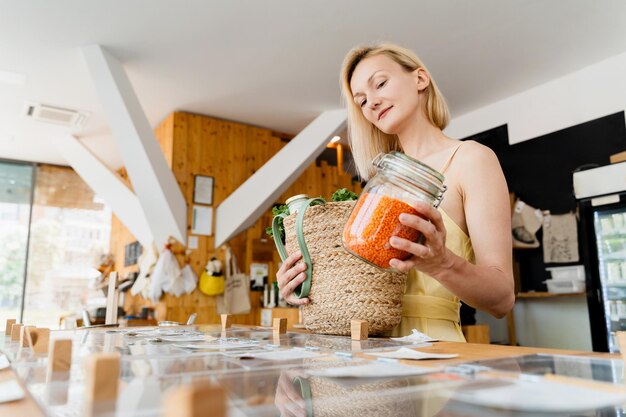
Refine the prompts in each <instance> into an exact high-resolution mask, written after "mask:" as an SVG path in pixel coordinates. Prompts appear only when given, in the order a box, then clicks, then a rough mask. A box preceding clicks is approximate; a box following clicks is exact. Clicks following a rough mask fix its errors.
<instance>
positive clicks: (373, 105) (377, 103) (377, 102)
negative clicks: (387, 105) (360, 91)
mask: <svg viewBox="0 0 626 417" xmlns="http://www.w3.org/2000/svg"><path fill="white" fill-rule="evenodd" d="M380 101H381V100H380V98H378V97H372V98H371V99H370V101H369V103H370V109H372V110H375V109H376V108H377V107H378V106H380Z"/></svg>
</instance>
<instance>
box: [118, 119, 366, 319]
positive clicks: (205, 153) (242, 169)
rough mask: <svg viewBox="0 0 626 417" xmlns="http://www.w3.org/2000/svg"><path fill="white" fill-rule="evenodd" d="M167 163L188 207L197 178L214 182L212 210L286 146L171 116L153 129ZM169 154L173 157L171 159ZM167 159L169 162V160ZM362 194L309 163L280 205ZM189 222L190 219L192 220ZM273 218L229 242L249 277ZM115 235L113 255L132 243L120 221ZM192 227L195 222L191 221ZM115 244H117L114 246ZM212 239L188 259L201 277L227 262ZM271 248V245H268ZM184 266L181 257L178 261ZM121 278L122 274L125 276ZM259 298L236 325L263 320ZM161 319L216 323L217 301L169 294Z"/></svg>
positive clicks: (268, 134) (236, 127)
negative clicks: (256, 247) (303, 197)
mask: <svg viewBox="0 0 626 417" xmlns="http://www.w3.org/2000/svg"><path fill="white" fill-rule="evenodd" d="M155 133H156V136H157V138H158V140H159V143H160V144H161V148H162V150H163V151H164V153H166V154H167V155H166V159H167V160H168V162H169V161H171V166H172V170H173V172H174V174H175V176H176V178H177V181H178V183H179V185H180V187H181V190H182V192H183V194H184V195H185V198H186V200H187V203H188V205H189V207H190V211H189V215H191V206H192V205H193V181H194V176H195V175H209V176H212V177H214V179H215V185H214V192H213V207H217V206H218V205H219V204H220V203H221V202H222V201H223V200H224V199H225V198H226V197H227V196H228V195H229V194H230V193H232V192H233V191H234V190H235V189H236V188H237V187H239V185H241V184H242V183H243V182H244V181H245V180H246V179H247V178H248V177H249V176H250V175H252V174H253V173H254V172H256V170H258V169H259V168H260V167H261V166H262V165H263V164H265V163H266V162H267V161H268V160H269V159H270V158H271V157H272V156H273V155H275V154H276V153H277V152H278V151H279V150H280V149H281V148H282V147H284V146H285V145H286V142H285V141H283V140H282V139H281V138H280V137H279V136H277V135H275V134H274V133H273V132H272V131H270V130H268V129H262V128H257V127H253V126H244V125H241V124H238V123H234V122H228V121H224V120H218V119H212V118H209V117H206V116H202V115H193V114H189V113H182V112H176V113H173V114H171V115H170V116H168V117H167V118H166V120H164V122H163V123H162V124H161V125H159V126H158V127H157V128H156V129H155ZM168 155H169V156H168ZM168 158H169V159H168ZM343 184H348V185H349V186H345V188H349V189H351V190H353V191H356V192H359V191H360V185H359V184H356V186H355V185H354V184H352V182H351V180H350V178H349V175H342V174H339V173H338V172H337V169H336V168H335V167H329V166H328V165H327V164H323V165H322V166H321V167H316V166H315V163H313V164H311V166H310V167H308V168H307V169H306V170H305V171H304V172H303V174H302V175H301V176H300V177H299V178H298V179H297V180H296V181H294V183H293V184H292V186H291V187H289V189H288V190H287V191H286V192H285V193H284V194H283V196H281V199H280V200H279V202H284V201H285V199H286V198H288V197H290V196H292V195H295V194H301V193H307V194H309V195H310V196H312V197H317V196H322V197H324V198H326V199H329V198H330V196H331V194H332V192H334V191H335V189H337V188H342V186H344V185H343ZM190 220H191V219H190ZM271 220H272V214H271V210H268V212H267V213H266V214H264V215H263V216H261V218H260V219H259V220H258V221H257V222H256V223H255V224H254V225H253V226H252V227H250V228H249V229H248V230H246V231H244V232H242V233H241V234H240V235H238V236H236V237H235V238H234V239H232V240H231V241H230V242H229V245H230V246H231V248H232V250H233V252H234V253H235V256H236V257H237V259H238V263H239V267H240V268H241V269H242V270H244V271H245V272H246V273H249V267H250V263H251V262H253V261H254V259H253V252H252V248H251V246H252V242H254V241H255V240H258V239H260V238H263V237H265V228H266V227H267V226H269V225H270V224H271ZM114 224H115V225H114V226H113V230H112V250H114V251H116V253H119V251H121V254H122V258H120V259H123V247H124V245H125V244H127V243H129V242H131V241H133V240H134V238H133V237H132V236H130V235H129V234H128V231H126V230H124V228H123V227H122V225H121V224H119V222H114ZM190 224H191V222H190ZM113 241H115V243H113ZM213 244H214V239H213V237H205V236H198V245H199V247H198V249H197V250H194V251H193V252H192V253H191V256H190V262H191V265H192V267H193V269H194V271H195V272H196V273H197V274H198V276H199V275H200V274H201V273H202V270H203V268H204V266H205V264H206V261H207V260H208V259H209V258H210V257H211V256H214V255H215V256H218V257H220V258H221V259H223V253H222V252H221V251H216V249H215V248H214V247H213ZM270 244H271V245H273V242H271V241H270ZM279 261H280V259H279V257H278V254H277V252H274V253H273V261H272V262H271V263H270V266H269V274H270V277H269V278H270V282H271V281H274V277H275V274H276V271H277V269H278V263H279ZM180 262H181V266H182V265H183V258H182V257H181V258H180ZM122 273H123V271H122ZM261 295H262V294H261V293H259V292H252V293H251V294H250V300H251V304H252V306H253V308H252V311H251V312H250V314H247V315H239V316H235V317H234V318H233V319H234V321H235V322H236V323H241V324H258V323H259V320H260V309H259V307H260V298H261ZM126 300H127V305H128V304H129V305H128V307H131V306H132V307H134V308H135V311H134V312H136V313H138V312H139V311H140V307H142V306H143V305H149V303H148V302H147V301H145V300H143V299H141V297H131V296H130V294H129V295H127V297H126ZM155 309H156V311H157V318H158V319H161V320H164V319H167V320H174V321H186V320H187V317H188V316H189V314H191V313H192V312H196V313H198V320H197V322H198V323H218V322H219V317H218V315H217V314H216V312H215V297H209V296H206V295H204V294H202V293H200V292H199V291H198V290H196V291H194V292H193V293H192V294H191V295H185V296H181V297H178V298H177V297H173V296H171V295H169V294H166V295H165V296H164V297H163V299H162V300H161V301H160V302H159V303H157V305H156V306H155Z"/></svg>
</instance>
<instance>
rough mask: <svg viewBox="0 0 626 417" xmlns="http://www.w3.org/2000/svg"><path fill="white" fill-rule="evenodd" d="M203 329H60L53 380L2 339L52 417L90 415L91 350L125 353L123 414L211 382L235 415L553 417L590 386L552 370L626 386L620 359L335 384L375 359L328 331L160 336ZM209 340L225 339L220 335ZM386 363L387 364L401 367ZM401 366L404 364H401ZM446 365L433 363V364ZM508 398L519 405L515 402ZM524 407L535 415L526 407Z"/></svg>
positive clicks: (0, 345)
mask: <svg viewBox="0 0 626 417" xmlns="http://www.w3.org/2000/svg"><path fill="white" fill-rule="evenodd" d="M200 328H201V326H198V327H189V328H184V329H183V328H180V329H171V328H170V329H148V330H136V329H116V330H109V331H103V330H99V331H95V330H94V331H88V330H75V331H57V332H53V336H52V337H53V338H71V339H72V340H73V359H72V369H71V372H70V373H69V374H67V375H66V381H55V382H53V383H52V384H50V383H46V379H45V369H46V366H47V359H46V358H45V357H37V356H34V355H32V354H30V352H29V351H28V349H27V348H26V349H19V346H18V345H19V344H18V343H7V342H6V341H3V342H0V349H2V350H3V351H4V352H6V353H8V354H9V355H10V356H12V357H13V358H15V359H17V362H16V363H15V364H14V368H15V371H16V372H17V374H18V375H19V376H20V377H21V378H22V379H23V380H24V382H25V383H26V385H27V387H28V389H29V391H30V392H31V393H32V395H33V398H35V400H36V401H37V402H39V403H40V405H41V406H42V407H43V408H44V409H45V410H46V412H47V413H48V414H49V415H51V416H80V415H82V414H81V412H82V408H81V407H82V406H83V399H84V398H83V396H84V382H85V375H84V371H83V362H84V359H85V357H86V356H88V355H89V354H91V353H93V352H102V351H113V352H119V353H120V354H121V355H122V356H121V376H120V378H121V381H120V386H121V387H123V388H122V389H121V391H120V396H119V398H118V400H117V404H116V410H117V411H116V413H117V414H116V415H117V417H120V416H124V417H125V416H135V415H142V416H144V415H145V416H159V415H161V412H162V401H163V398H164V397H165V395H166V394H167V393H168V392H169V391H170V390H171V389H173V388H175V387H179V386H180V385H182V384H188V383H192V382H194V381H200V380H206V379H210V380H211V381H214V382H217V383H219V384H221V385H222V386H224V387H225V388H226V391H227V393H228V407H229V409H230V412H229V415H230V416H231V417H232V416H272V417H275V416H277V415H282V416H306V417H310V416H316V417H319V416H356V417H364V416H402V417H403V416H407V417H408V416H438V417H446V416H447V417H453V416H457V417H461V416H463V417H478V416H481V417H482V416H488V417H489V416H494V417H495V416H538V415H542V416H543V415H547V414H546V413H539V414H537V412H536V410H535V409H534V408H533V407H539V406H545V405H550V404H551V403H552V405H555V404H556V403H558V401H551V399H550V398H551V397H549V395H548V394H550V393H552V392H561V393H562V394H561V396H560V397H559V398H557V399H561V400H562V399H563V398H565V399H567V397H566V396H567V395H572V392H574V391H573V390H576V389H580V388H579V387H573V388H572V387H570V386H568V385H567V384H566V385H563V384H561V383H558V384H557V383H555V382H551V381H547V380H544V379H543V378H542V376H543V375H545V374H553V375H559V376H562V377H565V378H570V379H573V378H576V379H578V380H580V379H582V380H590V381H601V382H604V383H607V382H610V383H613V384H620V385H621V384H623V382H624V378H623V371H624V366H623V363H622V361H621V360H617V359H605V358H588V357H572V356H563V355H529V356H522V357H516V358H502V359H492V360H486V361H480V362H475V363H473V364H455V365H452V366H448V367H445V368H439V369H437V368H435V372H434V373H430V374H427V375H423V376H415V377H406V376H404V377H389V378H381V377H379V376H376V377H372V378H366V377H359V378H356V377H352V378H337V377H334V378H330V377H322V376H319V375H316V374H315V371H320V370H329V369H339V370H343V369H346V368H347V367H352V366H354V367H360V365H364V364H372V363H373V362H372V361H370V360H368V359H365V358H361V357H359V356H358V355H356V356H353V355H351V354H348V353H341V352H340V353H339V354H337V353H336V352H334V351H333V350H332V348H335V347H337V346H339V347H340V348H342V347H343V345H345V344H346V343H347V346H349V345H350V344H351V342H350V339H348V338H333V337H331V338H327V337H320V336H318V335H306V334H292V333H288V334H287V335H285V340H286V341H288V343H289V344H285V345H281V346H275V345H274V344H273V343H272V342H273V340H272V339H273V338H272V333H271V331H267V332H265V333H263V332H262V331H257V330H255V331H248V333H246V332H244V331H240V330H234V331H230V332H228V334H227V339H225V340H223V342H224V343H230V342H231V340H233V339H236V337H235V335H238V339H239V340H242V341H247V339H245V338H244V337H243V336H244V335H246V336H251V337H255V338H256V339H255V340H257V341H258V343H257V344H256V345H254V346H251V347H250V348H246V349H240V350H237V349H225V350H223V351H219V350H211V351H203V350H188V349H184V348H180V347H178V346H177V343H176V342H163V341H160V342H159V341H157V339H158V337H157V336H161V337H165V336H164V335H172V334H178V335H183V336H185V335H194V334H196V333H197V330H198V329H200ZM215 333H216V334H218V335H219V334H220V332H215ZM216 337H217V336H216ZM207 340H214V341H216V343H217V342H219V340H220V339H209V338H207ZM380 342H382V340H380ZM199 343H204V342H199ZM377 343H378V342H377ZM294 345H297V346H295V347H294ZM307 345H314V346H308V347H307ZM379 346H380V345H379ZM294 349H295V350H294ZM259 352H264V353H267V352H270V353H278V354H279V355H280V354H282V355H284V356H286V357H287V356H288V355H289V353H290V352H292V353H293V352H314V353H315V354H316V355H314V356H312V357H301V358H297V359H296V358H295V357H294V359H288V360H285V361H282V360H268V359H260V358H257V357H255V354H258V353H259ZM318 353H319V354H318ZM376 363H377V364H379V365H382V366H387V365H388V364H390V363H392V362H389V361H377V362H376ZM393 364H394V366H398V363H397V362H393ZM423 364H424V362H421V363H419V365H423ZM436 364H437V363H436V362H428V363H427V365H430V366H436ZM390 368H391V367H390ZM355 369H356V368H355ZM317 374H319V372H317ZM494 375H495V376H494ZM520 375H521V376H520ZM532 378H535V379H532ZM538 384H544V385H538ZM551 384H552V385H551ZM555 384H556V385H555ZM544 387H545V390H544ZM550 390H551V391H550ZM559 390H561V391H559ZM563 390H564V391H563ZM578 392H579V391H576V392H575V393H574V394H575V399H576V400H577V401H576V402H578V403H579V404H580V403H584V401H588V400H590V399H591V400H593V401H595V403H596V404H599V403H598V401H605V400H606V401H615V397H610V396H605V397H606V398H601V397H602V396H603V395H604V393H600V394H598V395H597V396H596V397H598V398H593V397H594V396H592V398H590V397H589V395H588V393H589V390H586V391H584V392H583V394H581V395H578ZM529 395H532V396H533V399H535V400H538V399H540V398H542V397H541V396H542V395H544V396H546V395H548V397H547V398H548V399H547V400H545V401H541V402H540V403H533V401H531V400H528V396H529ZM585 396H586V397H585ZM506 398H512V399H514V400H516V401H514V402H513V403H506V402H504V400H506ZM619 398H621V397H619ZM624 399H626V397H624ZM583 400H584V401H583ZM494 401H500V403H497V402H494ZM574 402H575V401H572V403H574ZM489 403H493V404H492V405H495V404H505V405H504V406H501V405H499V407H500V408H494V407H487V406H485V404H489ZM613 403H615V402H613ZM617 403H618V404H621V402H617ZM479 404H482V405H479ZM605 404H606V403H605ZM566 405H567V404H566ZM561 406H562V404H561ZM576 406H577V405H576ZM502 407H509V408H511V410H505V409H502ZM523 407H527V408H528V410H530V411H528V410H527V411H526V412H522V411H520V409H521V408H523ZM533 410H535V411H533ZM550 415H559V416H572V417H573V416H610V415H615V416H620V415H623V413H622V408H621V407H611V408H599V409H598V410H593V409H592V410H582V411H581V410H576V411H575V412H565V413H556V414H550Z"/></svg>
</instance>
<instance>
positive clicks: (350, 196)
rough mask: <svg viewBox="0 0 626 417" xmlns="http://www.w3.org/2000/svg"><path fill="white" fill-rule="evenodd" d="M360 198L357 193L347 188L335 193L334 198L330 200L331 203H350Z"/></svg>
mask: <svg viewBox="0 0 626 417" xmlns="http://www.w3.org/2000/svg"><path fill="white" fill-rule="evenodd" d="M358 198H359V196H357V195H356V193H353V192H352V191H350V190H348V189H347V188H340V189H338V190H337V191H335V192H334V193H333V196H332V197H331V198H330V201H350V200H356V199H358Z"/></svg>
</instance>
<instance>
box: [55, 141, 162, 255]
mask: <svg viewBox="0 0 626 417" xmlns="http://www.w3.org/2000/svg"><path fill="white" fill-rule="evenodd" d="M54 142H55V144H56V146H57V148H58V150H59V152H60V153H61V155H63V157H64V158H65V160H66V161H67V162H68V163H69V164H70V165H71V166H72V168H74V171H76V173H77V174H78V175H79V176H80V177H81V178H82V179H83V180H84V181H85V182H86V183H87V185H89V187H91V189H92V190H93V191H94V192H95V193H96V194H97V195H98V197H100V198H102V199H103V200H104V201H106V204H107V206H109V207H110V208H111V210H112V211H113V213H115V215H116V216H117V217H118V218H119V219H120V221H121V222H122V223H123V224H124V226H126V227H127V228H128V230H130V232H131V233H132V234H133V235H134V236H135V238H137V240H138V241H139V243H141V245H142V246H144V247H147V248H149V247H150V246H151V245H152V241H153V240H154V238H153V236H152V233H151V232H150V227H149V226H148V222H147V221H146V216H145V215H144V212H143V209H142V208H141V205H140V204H139V199H137V196H136V195H135V194H133V192H132V191H131V190H130V189H129V188H128V187H127V186H126V184H125V183H124V181H122V179H121V178H120V177H119V176H118V175H117V174H116V173H115V172H113V171H111V170H110V169H109V167H107V166H106V165H105V164H104V163H103V162H102V161H100V160H99V159H98V158H96V157H95V156H94V155H93V154H92V153H91V152H90V151H89V150H88V149H87V148H86V147H85V146H84V145H83V144H82V143H81V142H80V141H79V140H78V139H76V138H75V137H74V136H72V135H69V134H68V135H65V136H60V137H58V138H55V140H54Z"/></svg>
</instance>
